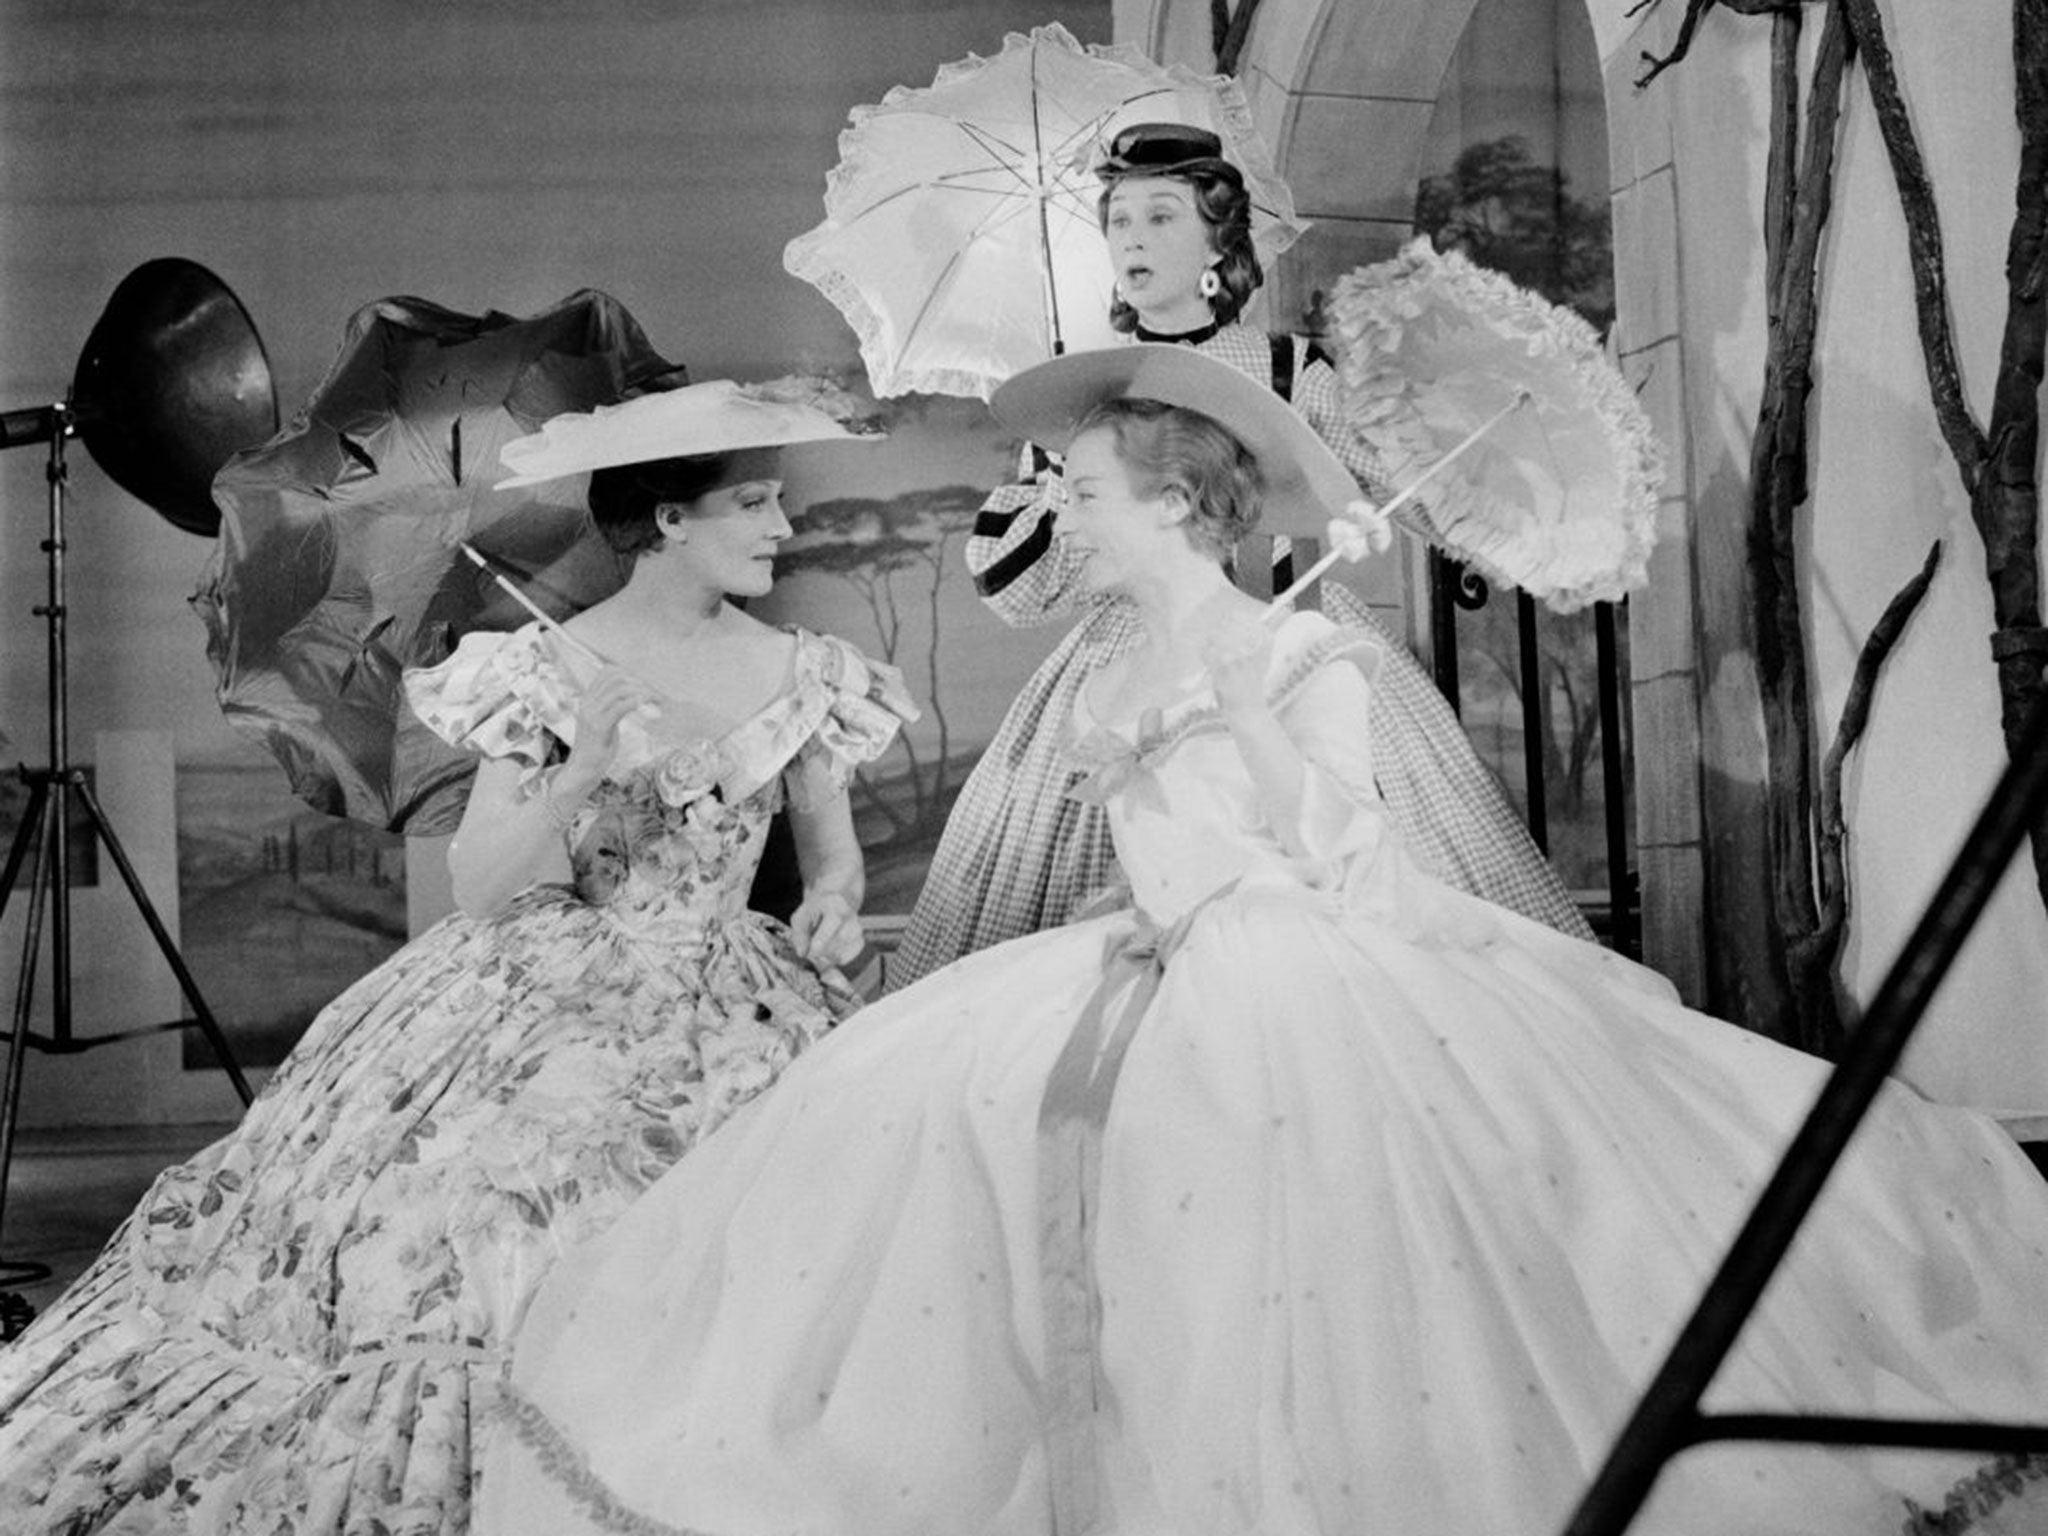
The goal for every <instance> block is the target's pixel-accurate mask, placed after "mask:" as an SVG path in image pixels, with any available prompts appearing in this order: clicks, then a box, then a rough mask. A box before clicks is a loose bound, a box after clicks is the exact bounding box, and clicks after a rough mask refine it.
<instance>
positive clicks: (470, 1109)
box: [0, 384, 915, 1536]
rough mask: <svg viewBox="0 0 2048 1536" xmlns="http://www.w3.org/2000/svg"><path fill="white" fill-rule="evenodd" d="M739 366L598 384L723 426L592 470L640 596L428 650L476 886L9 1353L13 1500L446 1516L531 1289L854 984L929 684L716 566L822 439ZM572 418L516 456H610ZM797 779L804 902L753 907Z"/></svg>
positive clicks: (431, 717) (165, 1179)
mask: <svg viewBox="0 0 2048 1536" xmlns="http://www.w3.org/2000/svg"><path fill="white" fill-rule="evenodd" d="M732 388H733V387H732V386H730V385H723V384H714V385H697V386H691V388H690V389H688V390H681V391H676V392H674V393H673V395H664V396H657V397H649V398H648V399H645V400H642V401H635V402H631V403H630V404H628V405H627V406H623V407H618V408H615V411H616V412H617V413H623V415H624V422H623V425H624V426H625V427H626V428H629V429H630V430H628V431H625V432H624V433H622V432H621V430H620V429H621V425H622V423H621V420H620V416H619V415H618V414H609V413H606V412H600V413H598V414H597V417H594V418H585V419H584V421H585V423H587V424H594V425H597V426H601V427H602V428H603V429H604V433H603V435H604V437H605V439H606V441H607V442H610V443H611V445H612V446H611V449H610V451H612V452H614V453H617V452H625V453H628V454H630V455H634V456H637V457H638V458H641V459H646V458H647V457H648V456H649V455H652V454H659V453H662V452H674V451H675V450H676V449H677V448H681V447H695V446H699V445H701V446H707V447H713V448H721V447H722V448H729V449H733V450H735V451H729V452H721V453H718V454H715V455H712V456H710V457H700V458H691V459H680V460H677V459H671V460H667V461H664V462H653V463H649V462H636V463H631V464H626V465H621V466H613V467H606V468H600V469H599V470H598V472H597V473H596V474H595V475H594V476H593V480H592V488H591V502H592V509H593V513H594V515H595V517H596V519H597V521H598V523H599V525H600V527H601V529H602V530H603V531H604V532H605V534H606V536H607V537H608V538H609V540H610V541H611V542H612V544H613V545H614V547H616V548H618V549H620V550H621V551H622V552H624V553H626V554H627V555H629V556H630V557H631V559H632V566H631V574H630V576H629V579H628V581H627V583H626V585H625V587H624V588H623V589H622V590H621V592H620V593H618V594H617V595H616V596H614V597H613V598H611V599H608V600H607V601H605V602H604V603H601V604H598V605H597V606H595V607H593V608H592V609H590V610H589V611H587V612H585V613H583V614H581V615H578V616H577V617H576V618H574V619H572V620H570V621H569V623H568V625H567V627H566V632H564V631H562V630H557V629H555V628H553V627H552V626H542V625H539V624H536V625H533V626H531V627H528V628H526V629H522V630H520V631H518V632H516V633H513V634H489V633H478V634H472V635H470V636H468V637H466V638H465V639H464V640H463V642H462V643H461V645H460V646H459V648H458V649H457V650H456V652H455V654H454V655H453V656H452V657H450V658H449V660H448V661H447V662H446V663H444V664H443V665H441V666H439V667H436V668H434V669H432V670H431V671H427V672H424V673H417V674H413V675H411V676H410V677H409V678H408V692H409V695H410V698H411V700H412V703H413V705H414V707H415V709H416V710H417V712H418V713H419V714H420V715H421V717H422V718H423V719H425V720H426V721H427V723H428V724H429V725H431V726H432V727H433V728H434V729H435V730H436V731H437V732H439V733H440V734H442V735H443V736H445V737H446V738H448V739H449V740H451V741H454V742H457V743H461V744H466V745H468V746H470V747H471V748H473V749H475V750H476V751H477V752H479V753H480V754H482V757H483V761H482V763H481V765H480V768H479V772H478V777H477V780H476V786H475V789H474V790H473V792H472V796H471V801H470V806H469V809H468V811H467V813H466V815H465V818H464V821H463V825H462V828H461V830H460V831H459V832H458V833H457V836H456V839H455V842H454V845H453V851H452V852H451V855H450V858H451V863H452V865H453V869H454V874H455V877H456V888H457V894H458V900H459V903H460V904H461V905H462V907H463V908H464V909H465V910H463V911H462V912H459V913H457V914H456V915H453V916H451V917H449V918H448V919H447V920H445V921H444V922H442V923H441V924H439V925H438V926H436V927H435V928H434V929H432V930H431V931H430V932H428V933H426V934H424V935H422V936H421V937H420V938H419V939H417V940H416V941H415V942H413V943H412V944H410V945H408V946H407V947H406V948H405V949H404V950H402V951H401V952H400V953H399V954H397V955H396V956H394V957H393V958H392V959H391V960H390V961H389V962H388V963H387V964H385V965H383V966H381V967H379V968H378V969H377V970H375V971H374V972H372V973H370V974H369V975H367V976H365V977H364V978H362V980H360V981H359V982H357V983H356V984H355V985H354V986H353V987H351V988H350V989H349V990H348V991H347V992H345V993H344V994H343V995H342V996H341V997H339V998H338V999H336V1000H335V1002H334V1003H332V1004H331V1005H330V1006H329V1007H328V1008H327V1009H325V1010H324V1011H323V1012H322V1013H321V1015H320V1016H319V1018H318V1019H316V1020H315V1021H314V1023H313V1025H312V1026H311V1028H310V1029H309V1031H308V1032H307V1034H306V1036H305V1038H304V1039H303V1040H302V1041H301V1043H300V1044H299V1046H298V1048H297V1049H296V1050H295V1051H294V1052H293V1053H292V1055H291V1057H290V1058H289V1059H288V1060H287V1061H286V1062H285V1063H284V1065H283V1066H282V1067H281V1068H280V1069H279V1071H278V1073H277V1074H276V1076H275V1077H274V1078H273V1080H272V1081H271V1082H270V1084H269V1085H268V1086H267V1088H266V1090H265V1091H264V1093H263V1094H262V1095H261V1096H260V1097H259V1098H258V1099H257V1101H256V1103H255V1104H254V1105H253V1106H251V1108H250V1110H249V1112H248V1115H247V1117H246V1118H245V1119H244V1121H243V1122H242V1124H241V1125H240V1126H239V1127H238V1128H237V1129H236V1130H235V1131H234V1132H233V1133H232V1134H231V1135H229V1136H227V1137H226V1138H225V1139H223V1140H221V1141H219V1142H217V1143H216V1144H215V1145H213V1146H212V1147H210V1148H208V1149H207V1150H205V1151H204V1152H202V1153H200V1154H199V1155H198V1156H196V1157H194V1158H193V1159H192V1160H191V1161H190V1162H188V1163H185V1164H184V1165H182V1166H180V1167H177V1168H173V1169H171V1170H170V1171H169V1172H167V1173H165V1174H164V1175H163V1176H162V1177H161V1178H159V1179H158V1180H157V1181H156V1183H155V1185H154V1187H153V1188H152V1189H151V1190H150V1191H149V1193H148V1194H147V1195H146V1196H145V1197H144V1199H143V1201H142V1203H141V1205H140V1206H139V1207H138V1208H137V1209H136V1211H135V1212H134V1214H133V1215H132V1216H131V1217H130V1218H129V1219H128V1221H127V1223H126V1224H125V1225H124V1226H123V1227H122V1228H121V1230H120V1231H119V1232H118V1233H117V1234H116V1235H115V1237H114V1238H113V1240H112V1241H111V1242H110V1243H109V1244H108V1246H107V1248H106V1250H105V1252H104V1253H103V1254H102V1255H101V1257H100V1258H99V1260H98V1261H97V1263H96V1264H95V1265H94V1266H93V1267H92V1268H91V1269H90V1270H89V1271H88V1272H87V1273H86V1274H85V1275H84V1276H83V1277H81V1278H80V1279H79V1281H78V1282H77V1283H76V1284H75V1285H74V1286H73V1287H72V1288H70V1289H69V1290H68V1291H67V1292H66V1293H65V1295H64V1296H63V1297H62V1298H60V1300H59V1301H58V1302H57V1303H56V1304H55V1305H54V1306H53V1308H52V1309H51V1310H50V1311H49V1312H48V1313H47V1314H46V1315H45V1316H44V1317H42V1318H41V1319H39V1320H38V1321H37V1322H36V1324H35V1325H34V1326H32V1327H31V1328H30V1329H29V1331H28V1332H27V1333H26V1334H25V1335H24V1336H23V1337H22V1338H21V1339H20V1340H18V1341H17V1342H16V1343H14V1344H13V1345H11V1346H9V1347H7V1348H5V1349H4V1350H0V1531H4V1532H6V1533H7V1536H59V1533H61V1536H88V1533H109V1536H113V1533H132V1536H143V1533H147V1536H229V1533H246V1536H280V1533H290V1536H319V1533H332V1536H460V1533H461V1532H463V1531H466V1530H467V1529H468V1527H469V1511H470V1504H471V1497H472V1493H473V1483H474V1475H475V1471H476V1469H477V1467H478V1466H479V1465H480V1464H481V1460H482V1457H483V1454H484V1452H485V1449H486V1447H487V1445H488V1441H489V1431H490V1428H491V1425H492V1423H493V1422H494V1420H493V1418H492V1416H491V1413H490V1407H491V1398H492V1391H493V1388H494V1384H495V1383H496V1382H497V1381H498V1380H499V1378H500V1377H501V1374H502V1369H503V1364H504V1360H505V1350H506V1346H507V1343H508V1340H509V1338H510V1334H511V1331H512V1328H513V1326H514V1325H515V1324H516V1322H517V1321H518V1318H519V1316H520V1314H521V1312H522V1310H523V1309H524V1307H525V1305H526V1303H527V1300H528V1298H529V1297H530V1296H531V1295H532V1293H533V1289H534V1287H535V1286H536V1285H537V1284H538V1283H539V1281H540V1280H541V1278H542V1277H543V1276H544V1275H545V1274H546V1273H547V1272H548V1269H549V1268H550V1267H551V1266H552V1265H553V1264H554V1262H555V1261H556V1259H557V1258H558V1257H559V1256H560V1255H561V1254H562V1253H563V1252H564V1251H565V1250H566V1249H568V1248H569V1247H571V1246H572V1245H574V1244H575V1243H577V1242H580V1241H582V1240H584V1239H586V1238H589V1237H592V1236H594V1235H595V1234H596V1233H598V1232H600V1231H602V1230H603V1228H604V1227H605V1226H606V1225H607V1224H608V1223H610V1222H611V1221H612V1220H613V1218H614V1217H616V1216H617V1215H618V1213H619V1212H620V1211H622V1210H623V1209H625V1207H626V1206H627V1205H628V1203H629V1202H630V1201H631V1200H632V1199H633V1198H634V1196H635V1195H636V1194H638V1193H639V1192H640V1191H641V1190H642V1189H644V1188H645V1187H646V1186H647V1185H649V1184H650V1183H651V1182H653V1181H654V1180H655V1179H656V1178H658V1177H659V1176H660V1175H661V1173H662V1172H663V1171H664V1170H666V1169H667V1168H669V1167H670V1166H671V1165H672V1164H674V1163H675V1161H676V1160H677V1159H678V1158H679V1157H681V1156H682V1155H683V1154H684V1153H685V1152H686V1151H688V1150H689V1149H690V1148H691V1147H692V1146H693V1145H694V1144H695V1143H696V1142H697V1141H698V1140H699V1139H700V1138H701V1137H703V1136H705V1135H706V1134H708V1133H709V1132H710V1131H711V1130H712V1129H713V1128H715V1127H716V1126H718V1125H719V1124H720V1123H721V1122H723V1121H724V1120H725V1119H726V1118H727V1117H728V1116H730V1115H731V1114H732V1113H733V1111H734V1110H735V1109H737V1108H738V1107H739V1106H741V1105H742V1104H744V1103H746V1102H747V1101H748V1100H749V1099H751V1098H752V1097H754V1095H756V1094H757V1093H759V1092H760V1091H761V1090H762V1089H763V1088H765V1087H766V1086H767V1085H768V1084H770V1083H771V1082H773V1081H774V1080H775V1078H776V1077H777V1076H778V1075H779V1074H780V1073H781V1072H782V1070H783V1069H784V1068H785V1067H786V1066H788V1065H789V1063H790V1061H791V1059H792V1058H794V1057H795V1056H796V1055H797V1053H798V1052H799V1051H801V1050H803V1049H804V1048H805V1047H806V1046H807V1045H809V1044H810V1043H811V1042H812V1041H814V1040H815V1039H817V1038H818V1037H819V1036H820V1035H821V1034H823V1033H824V1032H825V1030H826V1029H827V1028H828V1027H829V1026H830V1025H831V1024H832V1023H833V1022H834V1021H835V1020H836V1019H837V1018H839V1017H841V1016H843V1015H844V1014H846V1013H847V1012H849V1011H851V1010H852V1009H853V1008H854V1007H855V1006H856V1005H857V999H856V998H855V997H854V996H853V995H852V994H851V992H850V991H849V989H848V988H847V986H846V984H845V982H844V981H843V979H842V978H841V977H840V975H839V973H838V971H837V970H836V968H835V967H836V965H837V964H839V963H843V962H844V961H846V960H847V959H849V958H850V957H851V956H852V954H853V953H854V952H856V951H857V950H858V949H859V948H860V947H861V943H862V940H861V936H860V929H859V920H858V917H857V913H858V910H859V906H860V901H861V882H862V874H861V858H860V850H859V846H858V844H857V843H856V842H855V841H854V839H853V835H852V829H851V820H850V815H849V812H848V808H847V801H846V795H845V784H846V781H847V778H848V775H849V774H850V773H851V772H852V770H853V769H854V767H855V766H856V765H858V764H860V763H863V762H867V761H869V760H872V759H873V758H874V757H875V756H877V755H878V754H879V753H881V752H882V751H883V750H884V748H885V747H886V746H887V745H888V744H889V742H890V740H891V738H892V737H893V736H894V734H895V732H896V730H897V728H898V724H899V722H900V721H901V720H903V719H907V718H911V717H913V716H914V714H915V711H914V709H913V708H912V707H911V706H910V704H909V702H908V700H907V699H906V698H905V696H904V694H903V692H902V689H901V685H900V681H899V680H898V678H897V677H896V676H895V674H894V673H893V672H892V671H891V670H890V669H888V668H886V667H883V666H881V665H879V664H876V663H873V662H870V661H868V660H866V659H864V658H863V657H862V656H860V655H859V654H858V653H856V652H855V651H854V650H853V649H852V648H850V647H849V646H847V645H845V644H843V643H842V642H839V641H837V640H832V639H828V638H825V637H822V636H818V635H814V634H808V633H802V632H787V631H781V630H776V629H771V628H769V627H768V626H766V625H763V624H761V623H760V622H759V621H757V620H754V619H751V618H749V617H747V616H746V615H745V614H744V613H742V612H740V611H739V610H738V609H737V608H735V607H733V606H732V605H731V604H730V603H728V602H727V601H726V600H725V599H726V597H727V595H728V594H732V595H751V594H759V593H761V592H764V591H766V590H767V587H768V585H769V583H770V581H771V579H772V567H771V564H770V561H771V558H772V556H773V554H774V550H775V547H776V545H777V544H778V543H779V542H780V541H781V540H782V539H783V538H784V537H785V536H787V534H788V533H789V531H790V528H789V524H788V522H787V520H786V519H785V518H784V516H783V512H782V508H781V503H780V499H779V482H778V481H777V480H776V479H775V478H774V477H775V474H776V468H775V465H774V462H773V450H772V448H756V447H752V446H749V444H759V443H774V442H777V441H782V440H798V439H801V438H804V437H820V436H826V435H838V429H837V427H836V425H835V424H834V423H832V422H831V421H830V419H829V418H826V417H824V416H822V415H819V414H817V413H815V412H810V411H802V410H797V409H795V408H791V407H786V406H775V407H774V408H772V409H763V408H755V409H753V410H751V411H749V412H742V413H741V415H742V416H743V417H744V419H743V420H740V421H739V422H738V424H737V425H735V424H733V423H731V422H729V421H728V420H727V417H728V416H729V415H730V414H731V410H730V402H729V401H726V400H725V399H724V398H723V396H724V395H725V394H726V393H727V392H730V391H732ZM707 392H708V394H709V396H710V397H711V398H710V399H709V401H708V403H707V399H706V396H707ZM577 425H578V423H577V422H568V423H561V424H557V423H550V424H549V428H548V433H547V435H546V436H545V440H544V441H543V442H542V443H541V445H540V446H541V448H542V449H543V450H545V451H543V452H541V453H540V454H539V455H538V458H537V459H533V460H529V467H530V468H533V469H536V470H537V471H538V472H540V473H541V474H542V475H543V476H546V475H550V474H560V473H565V472H568V471H570V470H574V469H580V468H587V467H591V465H590V463H589V462H588V458H589V456H588V455H587V454H586V455H583V457H582V460H581V461H579V458H578V454H577V452H576V450H577V447H578V444H579V441H581V442H585V443H586V444H587V441H588V435H587V434H586V437H585V438H584V439H579V438H578V436H577V434H576V433H575V432H574V431H573V430H571V429H573V428H574V427H575V426H577ZM621 437H623V438H624V439H625V440H626V446H624V447H620V446H619V443H618V441H616V440H618V439H620V438H621ZM510 457H511V455H510V453H508V459H509V458H510ZM604 657H615V658H619V659H621V660H628V659H630V669H629V668H628V667H625V666H615V665H611V664H609V663H606V662H604V661H603V660H602V658H604ZM785 800H786V801H787V802H788V805H789V809H790V814H791V818H792V821H793V824H794V826H795V827H796V829H797V833H798V845H799V851H800V854H801V855H802V863H803V875H804V896H803V902H802V905H800V906H799V907H798V909H797V911H796V912H795V914H794V915H793V917H792V918H791V921H790V924H789V926H787V927H785V926H784V925H783V924H781V923H779V922H776V921H774V920H771V919H768V918H765V917H761V916H759V915H756V914H753V913H750V912H747V911H746V910H745V909H744V908H745V901H746V896H747V891H748V885H749V880H750V877H751V876H752V874H753V871H754V867H755V864H756V862H757V860H758V858H759V856H760V851H761V846H762V842H763V839H764V836H765V834H766V829H767V826H768V823H769V819H770V817H771V815H772V814H773V813H774V812H775V810H776V809H777V807H778V806H779V805H781V804H783V803H784V802H785Z"/></svg>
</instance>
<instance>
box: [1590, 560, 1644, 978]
mask: <svg viewBox="0 0 2048 1536" xmlns="http://www.w3.org/2000/svg"><path fill="white" fill-rule="evenodd" d="M1624 601H1626V599H1624ZM1615 609H1616V605H1615V604H1613V603H1595V604H1594V605H1593V654H1594V663H1593V665H1594V670H1595V671H1596V672H1597V673H1598V674H1599V679H1600V781H1601V785H1602V790H1601V808H1602V809H1603V810H1604V811H1605V813H1606V818H1607V912H1608V918H1607V942H1608V944H1609V946H1610V947H1611V948H1613V949H1614V951H1615V952H1616V953H1617V954H1623V955H1634V954H1635V953H1636V951H1637V949H1638V948H1639V947H1640V946H1639V945H1638V944H1637V941H1636V909H1635V891H1634V889H1633V887H1632V886H1631V884H1630V882H1629V877H1628V875H1629V870H1628V775H1627V771H1626V768H1625V766H1624V762H1623V753H1622V747H1623V744H1624V742H1623V737H1624V735H1625V733H1624V731H1623V728H1622V718H1621V641H1620V635H1619V626H1618V625H1617V622H1616V618H1615Z"/></svg>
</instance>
